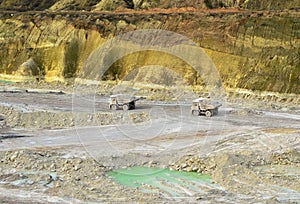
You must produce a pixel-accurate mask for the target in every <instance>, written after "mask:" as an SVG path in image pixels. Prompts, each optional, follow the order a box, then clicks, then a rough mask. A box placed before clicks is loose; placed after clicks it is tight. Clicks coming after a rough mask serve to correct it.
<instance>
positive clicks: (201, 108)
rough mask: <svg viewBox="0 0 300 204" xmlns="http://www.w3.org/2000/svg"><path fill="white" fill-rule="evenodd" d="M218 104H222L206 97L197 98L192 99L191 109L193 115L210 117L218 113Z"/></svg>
mask: <svg viewBox="0 0 300 204" xmlns="http://www.w3.org/2000/svg"><path fill="white" fill-rule="evenodd" d="M220 106H222V104H221V103H219V102H217V101H211V100H210V99H208V98H198V99H195V100H193V105H192V107H191V110H192V114H193V115H205V116H207V117H211V116H213V115H217V114H218V111H219V107H220Z"/></svg>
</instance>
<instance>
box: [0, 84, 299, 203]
mask: <svg viewBox="0 0 300 204" xmlns="http://www.w3.org/2000/svg"><path fill="white" fill-rule="evenodd" d="M27 85H28V84H27ZM27 85H26V86H27ZM46 86H51V85H49V84H45V87H42V88H43V89H39V90H38V91H37V92H36V93H30V92H31V91H32V90H37V89H34V88H36V87H33V85H31V86H30V87H29V86H28V87H27V90H30V91H29V92H28V91H27V92H26V91H25V92H22V91H20V90H22V89H21V88H20V86H19V89H18V90H19V92H16V90H17V89H12V86H6V87H5V88H6V91H2V92H1V93H0V95H1V103H2V104H1V118H0V123H1V127H2V128H1V130H0V146H1V151H0V155H1V157H0V158H1V160H0V188H1V191H0V198H1V202H2V203H13V202H14V203H85V202H96V203H114V202H136V203H153V202H164V203H174V202H177V201H178V202H183V201H190V202H195V203H197V202H204V203H232V202H235V203H236V202H239V203H249V202H262V203H297V202H299V200H300V188H299V186H300V183H299V175H300V174H299V173H300V149H299V147H300V146H299V144H300V137H299V135H300V126H299V120H300V108H299V107H300V106H299V97H298V96H296V95H283V94H275V93H269V94H265V95H263V94H261V95H257V94H256V93H255V94H254V93H253V92H240V93H237V92H236V93H234V92H231V93H228V96H227V97H228V98H226V100H227V101H226V104H224V106H223V107H222V108H221V109H220V113H219V115H217V116H215V117H212V118H206V117H205V116H203V117H202V116H199V117H196V118H195V117H192V116H190V113H189V112H188V111H189V106H186V104H183V105H182V106H183V107H181V111H183V112H184V111H186V112H187V113H185V112H184V113H182V114H181V115H180V116H178V114H177V109H176V108H175V106H172V102H164V103H162V101H147V100H146V101H144V102H141V103H140V104H139V105H140V108H139V109H137V110H135V111H132V112H130V114H129V116H128V115H126V114H125V113H123V111H121V112H117V113H113V112H111V111H109V110H106V112H103V110H104V109H105V108H106V109H107V106H106V105H107V104H106V98H105V97H106V96H105V95H103V96H99V100H96V101H98V106H97V107H98V110H97V108H96V109H94V111H95V112H91V110H90V109H88V108H86V107H84V106H82V107H81V106H80V107H81V108H82V109H80V108H79V110H81V112H78V115H76V114H75V117H74V113H72V103H71V102H72V95H70V94H68V90H67V89H64V87H63V86H60V88H61V89H58V86H57V85H56V87H46ZM22 88H23V90H24V89H26V87H25V85H24V84H23V86H22ZM40 88H41V87H40ZM46 88H47V89H46ZM52 88H56V89H55V90H56V91H57V90H58V91H63V93H65V94H56V93H57V92H55V93H49V92H47V91H46V90H53V89H52ZM68 89H69V90H72V89H71V88H70V87H68ZM8 90H15V91H8ZM41 90H43V93H41ZM16 94H17V95H16ZM16 96H18V97H16ZM101 97H104V98H102V99H101ZM96 98H97V97H96ZM104 107H105V108H104ZM73 110H74V109H73ZM157 110H161V111H157ZM91 116H93V117H95V116H96V117H98V116H99V117H98V118H97V119H96V120H95V118H91ZM130 116H131V118H133V119H132V120H128V118H127V117H130ZM179 118H181V119H183V122H182V121H180V120H179ZM72 119H73V121H72ZM79 119H80V120H79ZM162 126H164V127H165V128H164V129H162V131H156V129H160V128H162ZM149 127H150V128H149ZM93 128H94V129H93ZM95 128H97V129H95ZM114 128H115V129H114ZM139 128H141V129H139ZM143 128H146V129H143ZM96 130H97V131H101V133H102V135H105V136H106V138H105V139H101V138H99V137H97V135H95V136H93V134H94V132H96ZM112 130H114V131H112ZM76 132H77V133H76ZM119 133H122V134H119ZM124 134H125V136H126V137H124V136H123V135H124ZM78 135H79V137H78ZM85 138H89V139H86V140H85ZM77 140H79V141H77ZM170 143H172V145H171V146H167V148H164V147H166V144H170ZM163 148H164V149H163ZM117 149H118V150H119V152H118V151H116V150H117ZM162 149H163V150H162ZM130 166H147V167H158V168H169V169H172V170H174V171H187V172H198V173H205V174H208V175H210V176H211V177H212V182H213V183H214V184H216V185H218V186H219V188H216V189H210V190H204V189H201V188H200V189H199V191H197V192H194V193H193V194H192V195H186V197H185V198H182V199H181V200H180V199H179V198H173V199H172V198H166V197H164V196H163V195H164V194H163V193H164V192H163V190H158V192H157V193H145V192H144V191H142V190H141V189H140V188H128V187H125V186H122V185H120V184H118V183H117V182H115V181H113V180H112V179H111V178H110V177H109V176H108V174H107V173H108V172H109V171H111V170H114V169H118V168H125V167H130ZM145 188H149V189H151V186H147V187H145ZM174 189H175V188H174ZM160 192H161V193H160Z"/></svg>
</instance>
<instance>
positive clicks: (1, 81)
mask: <svg viewBox="0 0 300 204" xmlns="http://www.w3.org/2000/svg"><path fill="white" fill-rule="evenodd" d="M0 83H4V84H13V83H15V82H13V81H7V80H1V79H0Z"/></svg>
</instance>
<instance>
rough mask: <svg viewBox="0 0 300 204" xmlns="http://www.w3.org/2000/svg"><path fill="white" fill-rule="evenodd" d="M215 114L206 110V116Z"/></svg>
mask: <svg viewBox="0 0 300 204" xmlns="http://www.w3.org/2000/svg"><path fill="white" fill-rule="evenodd" d="M212 115H213V114H212V112H211V111H206V112H205V116H206V117H211V116H212Z"/></svg>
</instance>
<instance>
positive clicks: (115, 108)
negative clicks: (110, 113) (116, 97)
mask: <svg viewBox="0 0 300 204" xmlns="http://www.w3.org/2000/svg"><path fill="white" fill-rule="evenodd" d="M110 109H112V110H117V109H118V107H117V105H111V106H110Z"/></svg>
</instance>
